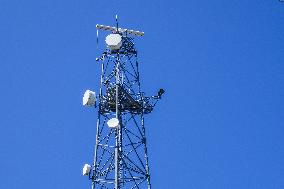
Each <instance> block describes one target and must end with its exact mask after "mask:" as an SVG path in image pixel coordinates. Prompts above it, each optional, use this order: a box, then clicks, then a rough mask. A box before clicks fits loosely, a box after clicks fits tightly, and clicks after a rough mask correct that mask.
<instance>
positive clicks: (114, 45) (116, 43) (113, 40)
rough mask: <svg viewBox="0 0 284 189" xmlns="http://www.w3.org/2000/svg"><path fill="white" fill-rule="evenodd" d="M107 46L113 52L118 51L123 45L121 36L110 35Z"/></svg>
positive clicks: (107, 38)
mask: <svg viewBox="0 0 284 189" xmlns="http://www.w3.org/2000/svg"><path fill="white" fill-rule="evenodd" d="M106 44H107V46H108V47H109V48H110V49H111V50H118V49H120V47H121V45H122V38H121V35H119V34H109V35H108V36H107V37H106Z"/></svg>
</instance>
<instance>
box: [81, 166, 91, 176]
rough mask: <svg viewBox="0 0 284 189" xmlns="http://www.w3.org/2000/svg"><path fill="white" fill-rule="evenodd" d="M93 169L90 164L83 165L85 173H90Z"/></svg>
mask: <svg viewBox="0 0 284 189" xmlns="http://www.w3.org/2000/svg"><path fill="white" fill-rule="evenodd" d="M90 171H91V166H90V165H89V164H85V165H84V167H83V175H89V173H90Z"/></svg>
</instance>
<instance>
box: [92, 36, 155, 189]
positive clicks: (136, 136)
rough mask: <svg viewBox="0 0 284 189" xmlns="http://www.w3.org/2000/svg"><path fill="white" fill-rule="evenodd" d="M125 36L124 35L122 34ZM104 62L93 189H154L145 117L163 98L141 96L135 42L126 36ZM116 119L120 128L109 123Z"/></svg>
mask: <svg viewBox="0 0 284 189" xmlns="http://www.w3.org/2000/svg"><path fill="white" fill-rule="evenodd" d="M121 35H122V34H121ZM97 61H99V62H101V66H102V67H101V72H102V73H101V86H100V93H99V105H98V108H99V110H98V119H97V135H96V145H95V155H94V164H93V170H92V172H91V174H89V178H90V179H91V180H92V186H93V188H108V189H113V188H115V189H120V188H127V189H134V188H141V189H146V188H148V189H151V184H150V174H149V164H148V153H147V144H146V134H145V126H144V115H145V114H148V113H150V112H151V111H152V110H153V107H154V106H155V102H156V101H157V100H158V99H159V97H157V96H155V97H154V98H153V97H145V96H144V93H143V92H141V88H140V78H139V67H138V66H139V63H138V60H137V51H136V50H135V48H134V43H133V39H132V38H130V37H128V36H125V35H122V46H121V48H120V49H119V50H116V51H111V50H110V49H107V50H106V51H105V52H104V53H103V54H102V56H101V57H100V58H98V59H97ZM113 117H116V118H117V119H118V120H119V126H118V128H109V127H108V126H107V124H106V123H107V121H108V120H110V119H111V118H113Z"/></svg>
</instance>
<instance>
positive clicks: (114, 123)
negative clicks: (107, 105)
mask: <svg viewBox="0 0 284 189" xmlns="http://www.w3.org/2000/svg"><path fill="white" fill-rule="evenodd" d="M107 125H108V126H109V127H110V128H112V129H113V128H117V127H118V125H119V121H118V119H117V118H112V119H110V120H108V122H107Z"/></svg>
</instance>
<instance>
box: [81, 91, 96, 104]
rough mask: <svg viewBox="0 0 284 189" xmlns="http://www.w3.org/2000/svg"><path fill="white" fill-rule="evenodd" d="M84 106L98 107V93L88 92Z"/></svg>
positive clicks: (85, 95)
mask: <svg viewBox="0 0 284 189" xmlns="http://www.w3.org/2000/svg"><path fill="white" fill-rule="evenodd" d="M83 105H84V106H95V105H96V93H95V92H93V91H91V90H86V92H85V93H84V96H83Z"/></svg>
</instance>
